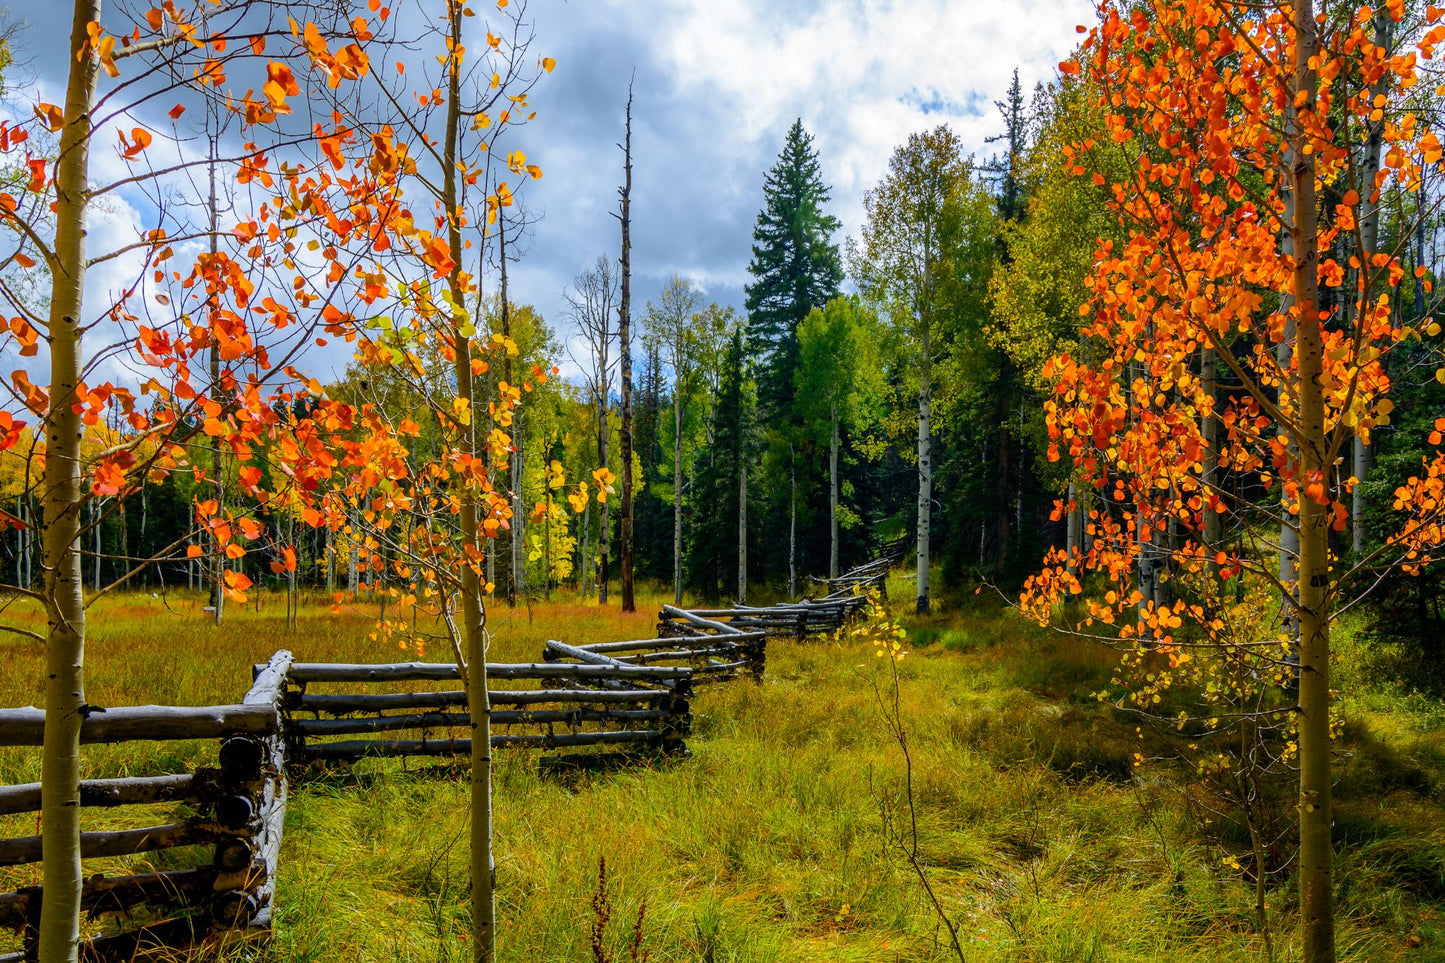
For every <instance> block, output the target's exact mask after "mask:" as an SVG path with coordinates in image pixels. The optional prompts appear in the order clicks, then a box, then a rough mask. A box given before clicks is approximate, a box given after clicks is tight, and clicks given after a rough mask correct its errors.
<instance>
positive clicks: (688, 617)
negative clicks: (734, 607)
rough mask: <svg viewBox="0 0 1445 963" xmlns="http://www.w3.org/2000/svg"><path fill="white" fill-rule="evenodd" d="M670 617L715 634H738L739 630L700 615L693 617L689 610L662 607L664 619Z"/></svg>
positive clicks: (668, 606)
mask: <svg viewBox="0 0 1445 963" xmlns="http://www.w3.org/2000/svg"><path fill="white" fill-rule="evenodd" d="M669 616H671V617H672V618H674V619H682V620H683V621H686V622H691V623H692V624H693V625H696V626H699V627H701V628H705V629H712V630H713V631H714V632H720V633H722V634H723V635H737V634H738V630H737V629H735V628H733V627H732V626H731V625H728V624H727V623H726V622H715V621H713V620H712V619H705V618H703V617H702V616H700V615H693V614H692V613H691V612H689V611H688V610H687V609H680V608H677V607H676V606H673V605H664V606H663V607H662V618H664V619H666V618H667V617H669Z"/></svg>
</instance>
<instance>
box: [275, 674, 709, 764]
mask: <svg viewBox="0 0 1445 963" xmlns="http://www.w3.org/2000/svg"><path fill="white" fill-rule="evenodd" d="M607 662H608V663H611V662H612V660H607ZM487 678H488V688H487V697H488V699H489V700H490V701H491V707H492V711H491V723H492V728H493V730H494V731H493V734H492V746H493V747H494V748H502V747H508V746H512V747H520V748H528V749H546V750H575V749H591V750H596V749H597V748H598V747H604V746H605V747H618V746H621V747H626V748H629V749H631V750H634V751H642V752H655V753H663V754H672V753H680V752H683V751H685V749H686V746H685V745H684V743H683V738H684V737H685V736H686V735H687V732H688V729H689V726H690V725H691V722H692V714H691V706H690V702H689V699H690V696H691V692H692V688H691V671H690V670H689V669H687V668H685V667H681V668H679V667H672V666H638V665H625V664H615V665H614V664H601V665H595V664H559V663H552V662H542V663H522V664H504V663H498V664H491V663H489V664H488V665H487ZM288 681H289V683H290V684H291V686H292V688H291V689H290V691H289V692H288V694H287V696H286V698H285V701H284V706H285V709H286V720H287V721H286V732H287V742H288V746H289V747H290V751H291V753H292V755H291V761H292V763H293V764H309V763H326V762H331V761H338V760H345V761H350V760H355V759H360V758H363V757H387V756H442V757H448V758H456V759H458V760H461V761H464V760H466V759H467V757H468V755H469V753H470V752H471V745H472V744H471V737H470V722H469V718H468V715H467V712H466V706H467V694H466V692H465V691H463V690H461V689H448V690H424V691H393V692H376V691H374V689H375V688H376V687H377V686H381V685H386V684H388V683H392V684H403V683H414V682H421V681H426V682H457V683H460V681H461V673H460V671H459V670H458V668H457V666H456V665H455V664H453V663H438V662H402V663H394V664H388V665H337V664H323V663H296V664H294V665H292V666H291V671H290V674H289V676H288ZM357 683H365V684H368V686H369V687H370V690H369V691H360V692H358V691H350V692H324V693H318V692H316V691H315V689H316V687H317V686H318V685H321V684H350V685H352V686H354V685H355V684H357ZM308 714H309V715H310V716H312V718H304V716H306V715H308ZM497 729H501V730H504V731H502V732H496V731H495V730H497ZM399 732H407V733H410V734H411V735H412V737H411V738H406V739H399V738H395V737H394V735H393V734H394V733H399ZM338 736H347V737H351V738H346V739H337V738H335V737H338Z"/></svg>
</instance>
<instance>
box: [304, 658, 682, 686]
mask: <svg viewBox="0 0 1445 963" xmlns="http://www.w3.org/2000/svg"><path fill="white" fill-rule="evenodd" d="M690 674H691V670H689V669H687V668H685V667H682V666H636V665H618V666H611V665H569V664H567V663H557V662H520V663H515V664H512V663H491V662H488V663H487V675H488V676H489V677H491V678H495V679H556V678H568V679H579V680H592V679H613V680H618V681H628V680H630V681H633V682H643V681H648V682H655V681H660V680H664V679H686V678H687V677H688V676H689V675H690ZM458 678H460V675H459V673H458V670H457V667H456V665H455V664H454V663H450V662H398V663H392V664H376V665H366V664H363V665H344V664H340V663H329V662H297V663H294V664H293V665H292V666H291V680H292V681H293V682H408V681H420V680H445V679H458Z"/></svg>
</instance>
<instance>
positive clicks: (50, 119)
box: [35, 104, 65, 130]
mask: <svg viewBox="0 0 1445 963" xmlns="http://www.w3.org/2000/svg"><path fill="white" fill-rule="evenodd" d="M35 116H37V117H39V118H40V119H41V120H42V121H43V122H44V123H45V126H46V127H49V128H50V129H51V130H59V129H60V128H62V127H64V126H65V111H63V110H61V109H60V108H59V107H57V106H55V105H54V104H41V105H39V106H38V107H36V108H35Z"/></svg>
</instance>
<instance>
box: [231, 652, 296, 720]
mask: <svg viewBox="0 0 1445 963" xmlns="http://www.w3.org/2000/svg"><path fill="white" fill-rule="evenodd" d="M292 662H293V660H292V657H291V653H290V652H288V651H286V650H285V649H282V650H280V651H279V652H277V653H276V654H275V655H273V656H271V658H270V660H269V661H268V662H266V663H264V664H262V665H253V666H252V667H251V691H249V692H247V693H246V695H245V697H244V698H242V699H241V702H242V704H243V705H248V706H267V705H276V704H277V703H279V702H280V701H281V697H282V695H283V694H284V693H285V691H286V676H287V673H289V672H290V671H291V665H292Z"/></svg>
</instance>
